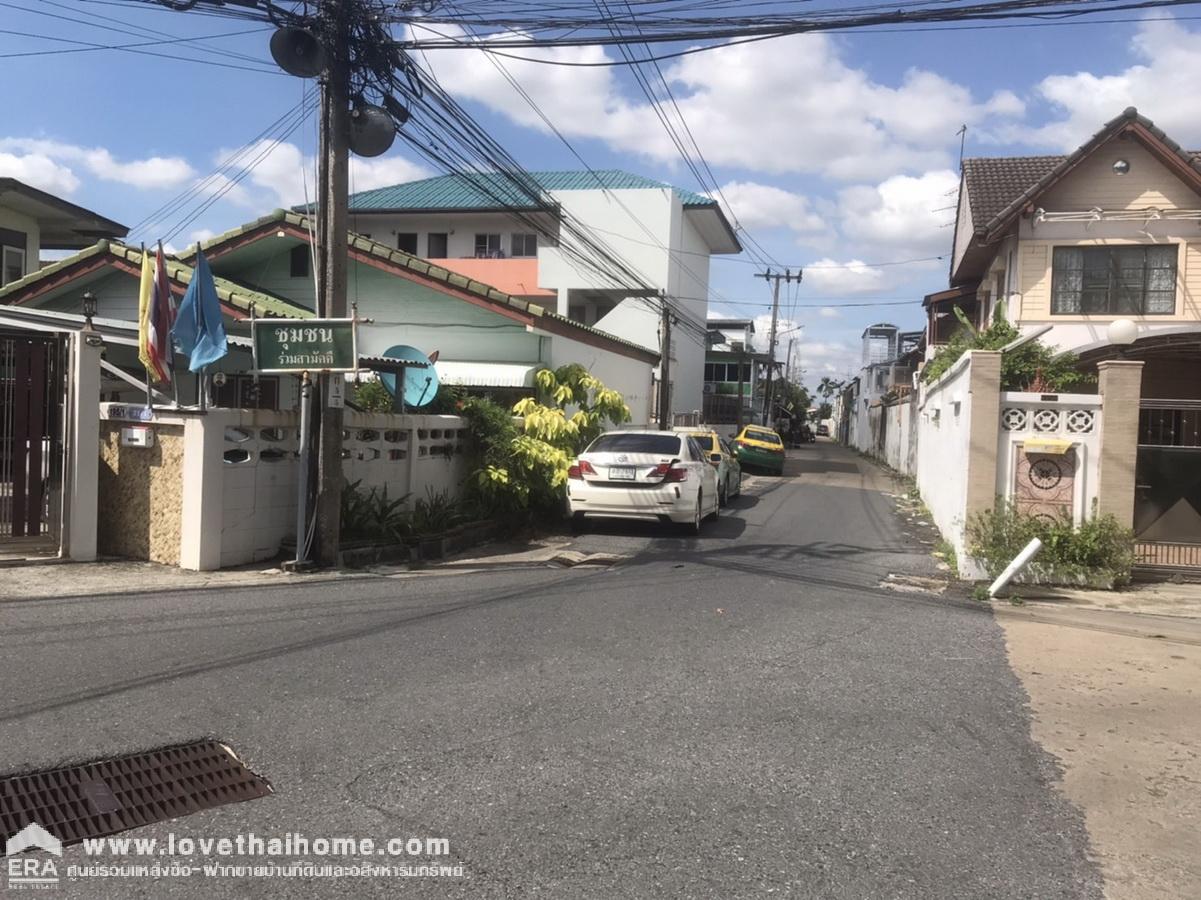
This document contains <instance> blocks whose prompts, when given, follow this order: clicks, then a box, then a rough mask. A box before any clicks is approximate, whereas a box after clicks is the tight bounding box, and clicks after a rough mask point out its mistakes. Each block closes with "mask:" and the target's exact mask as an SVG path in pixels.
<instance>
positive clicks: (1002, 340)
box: [922, 305, 1095, 392]
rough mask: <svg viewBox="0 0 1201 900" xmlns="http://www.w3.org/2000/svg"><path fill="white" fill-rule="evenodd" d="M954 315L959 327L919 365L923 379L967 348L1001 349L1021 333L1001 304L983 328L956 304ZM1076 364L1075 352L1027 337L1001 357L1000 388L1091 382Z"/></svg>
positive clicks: (1056, 387)
mask: <svg viewBox="0 0 1201 900" xmlns="http://www.w3.org/2000/svg"><path fill="white" fill-rule="evenodd" d="M955 316H956V318H958V319H959V323H960V329H959V331H957V332H956V333H955V335H954V336H953V337H952V338H951V340H950V341H949V342H947V343H946V344H944V345H943V346H942V347H940V348H939V349H938V352H936V353H935V354H934V357H933V358H932V359H931V360H930V362H928V363H927V364H926V367H925V368H924V369H922V380H923V381H926V382H931V381H934V380H935V379H937V378H939V377H941V376H942V375H943V374H945V373H946V372H947V370H948V369H950V368H951V366H953V365H955V363H956V362H958V360H959V358H960V357H961V356H963V354H965V353H967V352H968V351H969V350H1000V349H1001V348H1002V347H1004V346H1005V345H1006V344H1009V343H1011V342H1012V341H1015V340H1017V339H1018V338H1019V337H1020V336H1021V332H1019V331H1018V330H1017V328H1015V327H1014V326H1013V325H1012V324H1010V322H1009V321H1008V320H1007V319H1006V318H1005V308H1004V305H999V306H998V307H997V311H996V314H995V315H994V316H993V321H992V324H991V325H989V326H988V327H987V328H985V329H984V330H983V331H977V330H976V329H975V328H973V327H972V324H971V322H969V321H968V319H967V316H965V315H964V314H963V310H961V309H960V308H959V307H955ZM1079 365H1080V359H1079V357H1077V356H1076V354H1074V353H1057V352H1056V351H1055V350H1053V349H1052V348H1050V347H1048V346H1047V345H1046V344H1044V343H1043V342H1042V341H1037V340H1036V341H1028V342H1027V343H1025V344H1022V346H1020V347H1016V348H1014V349H1013V350H1009V351H1006V353H1005V354H1004V355H1003V356H1002V357H1001V390H1003V391H1028V390H1037V391H1039V392H1059V391H1067V390H1070V389H1071V388H1074V387H1078V386H1081V385H1085V384H1091V383H1092V382H1093V381H1094V380H1095V379H1094V378H1093V376H1092V375H1089V374H1087V373H1085V372H1081V371H1080V369H1079Z"/></svg>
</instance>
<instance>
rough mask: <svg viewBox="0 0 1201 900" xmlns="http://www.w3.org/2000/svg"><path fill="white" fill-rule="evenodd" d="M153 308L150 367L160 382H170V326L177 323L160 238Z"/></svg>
mask: <svg viewBox="0 0 1201 900" xmlns="http://www.w3.org/2000/svg"><path fill="white" fill-rule="evenodd" d="M152 278H153V281H152V288H151V295H150V308H149V310H148V319H149V321H148V323H147V326H148V327H147V328H146V351H147V354H146V355H147V356H148V357H149V359H150V364H149V365H148V366H147V371H149V372H150V374H151V375H152V376H153V377H154V380H155V381H157V382H158V383H160V384H170V383H171V375H172V369H173V368H174V365H173V359H172V357H173V353H172V349H171V328H172V327H173V326H174V325H175V307H174V304H173V302H172V300H171V284H170V282H169V281H168V279H167V263H166V260H165V259H164V256H163V242H162V241H159V244H158V250H157V252H156V253H155V256H154V270H153V275H152Z"/></svg>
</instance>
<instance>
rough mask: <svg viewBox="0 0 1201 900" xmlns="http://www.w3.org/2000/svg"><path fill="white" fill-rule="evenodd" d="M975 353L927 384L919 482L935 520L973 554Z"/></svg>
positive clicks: (959, 548) (961, 552)
mask: <svg viewBox="0 0 1201 900" xmlns="http://www.w3.org/2000/svg"><path fill="white" fill-rule="evenodd" d="M972 355H973V354H972V353H965V354H964V355H963V357H962V358H960V360H959V361H958V362H956V363H955V365H953V366H952V367H951V368H950V369H949V370H948V371H947V372H946V374H944V375H943V376H942V378H940V379H939V380H938V381H936V382H934V383H933V384H931V385H928V386H925V387H924V388H923V390H922V397H921V400H920V402H919V404H918V415H919V417H920V418H919V421H918V455H917V472H916V476H917V487H918V491H919V492H920V493H921V495H922V500H924V501H925V503H926V506H927V507H928V508H929V510H930V515H931V517H932V518H933V519H934V524H935V525H937V526H938V530H939V531H941V532H942V535H943V537H944V538H945V539H946V540H947V541H948V542H950V543H951V545H952V546H954V548H955V552H956V554H957V555H958V557H959V559H960V560H964V559H966V557H967V552H966V537H965V534H964V528H965V525H966V523H965V522H964V511H965V509H966V508H967V472H968V465H967V460H968V447H969V439H970V436H971V415H972V403H971V394H970V393H969V392H968V386H969V384H970V380H971V371H970V365H971V358H972Z"/></svg>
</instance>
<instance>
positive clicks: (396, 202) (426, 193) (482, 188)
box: [350, 169, 717, 212]
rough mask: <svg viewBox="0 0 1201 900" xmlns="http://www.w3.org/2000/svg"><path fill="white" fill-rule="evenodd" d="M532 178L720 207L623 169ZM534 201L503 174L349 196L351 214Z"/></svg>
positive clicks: (549, 184)
mask: <svg viewBox="0 0 1201 900" xmlns="http://www.w3.org/2000/svg"><path fill="white" fill-rule="evenodd" d="M529 175H530V177H531V178H533V180H534V181H535V182H537V184H538V185H539V186H540V187H541V188H542V189H543V190H544V191H584V190H597V189H600V188H605V189H608V190H615V191H616V190H630V189H647V188H656V189H666V190H670V191H674V192H675V193H676V195H677V196H678V197H679V198H680V201H681V202H682V203H683V204H684V206H686V207H715V206H716V205H717V203H716V202H715V201H714V200H712V199H711V198H709V197H706V196H704V195H703V194H697V193H695V192H693V191H686V190H683V189H681V188H678V187H673V186H672V185H670V184H666V183H664V182H662V181H656V180H655V179H653V178H646V177H645V176H642V175H634V174H631V173H630V172H623V171H621V170H620V169H599V170H593V171H592V172H589V171H566V172H530V173H529ZM536 207H537V204H532V203H531V202H530V198H529V197H528V196H527V195H526V194H525V193H524V192H523V191H520V190H518V189H516V188H515V187H514V186H513V185H512V184H511V183H510V182H509V180H508V179H507V178H505V177H504V176H502V175H501V174H499V173H495V174H494V173H487V174H481V175H439V176H437V177H435V178H425V179H423V180H421V181H409V182H406V183H404V184H394V185H391V186H390V187H382V188H376V189H375V190H371V191H360V192H359V193H357V194H352V195H351V197H350V208H351V210H352V211H356V212H365V211H370V210H399V209H414V210H416V209H420V210H430V209H473V210H475V209H496V210H504V209H513V208H516V209H531V208H536Z"/></svg>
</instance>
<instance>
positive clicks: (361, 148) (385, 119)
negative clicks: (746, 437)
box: [347, 104, 396, 156]
mask: <svg viewBox="0 0 1201 900" xmlns="http://www.w3.org/2000/svg"><path fill="white" fill-rule="evenodd" d="M347 137H348V140H349V143H350V149H351V150H353V151H354V152H355V153H356V154H358V155H359V156H379V155H380V154H381V153H387V152H388V148H389V147H391V146H392V142H393V141H394V140H396V126H395V125H394V124H392V117H391V116H390V115H388V112H387V110H384V109H381V108H380V107H378V106H370V105H368V104H361V105H359V106H356V107H355V108H354V109H352V110H351V111H350V134H349V135H348V136H347Z"/></svg>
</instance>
